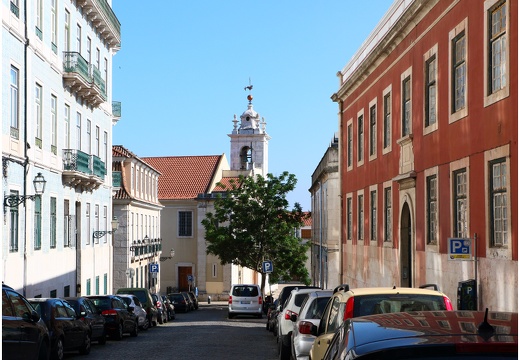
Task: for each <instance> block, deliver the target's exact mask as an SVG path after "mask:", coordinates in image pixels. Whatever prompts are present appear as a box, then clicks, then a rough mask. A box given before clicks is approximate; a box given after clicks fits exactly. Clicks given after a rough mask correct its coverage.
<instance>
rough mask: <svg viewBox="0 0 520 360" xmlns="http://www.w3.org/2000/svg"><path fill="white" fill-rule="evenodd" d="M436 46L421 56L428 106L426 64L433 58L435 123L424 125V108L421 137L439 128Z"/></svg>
mask: <svg viewBox="0 0 520 360" xmlns="http://www.w3.org/2000/svg"><path fill="white" fill-rule="evenodd" d="M438 48H439V46H438V44H435V45H434V46H433V47H432V48H431V49H430V50H428V51H427V52H426V53H425V54H424V55H423V63H424V71H423V76H424V101H425V104H429V102H427V97H428V96H429V93H428V91H427V90H428V88H427V84H428V64H429V62H430V61H431V59H432V58H434V60H433V61H431V62H433V63H434V67H435V80H434V81H435V110H434V111H435V122H433V123H431V124H428V125H426V122H427V120H428V118H429V111H428V109H427V107H426V106H424V121H423V125H424V126H423V135H426V134H429V133H432V132H434V131H436V130H437V129H438V127H439V125H438V124H439V56H438Z"/></svg>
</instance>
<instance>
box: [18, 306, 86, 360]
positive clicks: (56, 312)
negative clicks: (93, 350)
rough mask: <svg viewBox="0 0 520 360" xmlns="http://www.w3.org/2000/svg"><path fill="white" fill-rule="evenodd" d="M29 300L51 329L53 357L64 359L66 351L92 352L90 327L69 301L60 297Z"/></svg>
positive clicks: (58, 359) (59, 359)
mask: <svg viewBox="0 0 520 360" xmlns="http://www.w3.org/2000/svg"><path fill="white" fill-rule="evenodd" d="M27 300H28V301H29V303H30V304H31V305H32V306H33V308H34V309H35V310H36V312H37V313H38V315H40V317H41V318H42V320H43V322H44V323H45V325H47V328H48V329H49V334H50V339H51V357H52V358H53V359H57V360H62V359H63V357H64V352H65V351H73V350H75V351H79V352H80V354H83V355H85V354H89V353H90V346H91V338H90V328H89V326H88V325H87V324H86V323H85V322H84V321H82V320H81V319H80V317H79V315H78V314H77V313H76V310H74V308H73V307H72V306H71V305H70V304H69V303H68V302H67V301H65V300H63V299H59V298H29V299H27Z"/></svg>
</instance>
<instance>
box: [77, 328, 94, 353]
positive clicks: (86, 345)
mask: <svg viewBox="0 0 520 360" xmlns="http://www.w3.org/2000/svg"><path fill="white" fill-rule="evenodd" d="M90 345H91V340H90V334H88V333H87V334H86V335H85V339H84V340H83V345H81V347H80V349H79V353H80V354H81V355H88V354H90Z"/></svg>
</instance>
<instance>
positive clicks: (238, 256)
mask: <svg viewBox="0 0 520 360" xmlns="http://www.w3.org/2000/svg"><path fill="white" fill-rule="evenodd" d="M296 182H297V180H296V177H295V175H293V174H289V173H288V172H284V173H283V174H282V175H280V176H279V177H275V176H274V175H272V174H267V176H266V177H265V178H264V177H263V176H261V175H257V176H256V177H244V176H240V177H239V178H238V180H237V181H231V187H232V189H227V191H226V193H225V195H224V196H221V197H218V198H217V199H216V200H215V204H214V212H208V213H207V214H206V218H205V219H203V220H202V225H203V226H204V228H205V231H206V235H205V239H206V244H207V250H206V252H207V253H208V254H213V255H216V256H218V257H219V258H220V261H221V263H222V264H223V265H224V264H229V263H232V264H235V265H240V266H242V267H247V268H249V269H253V270H257V271H259V272H260V273H261V274H262V284H261V288H262V292H263V293H264V294H265V292H264V288H265V283H266V273H264V272H263V269H262V262H263V261H265V260H271V261H272V263H273V272H272V273H271V274H270V281H271V283H275V282H278V281H280V280H286V281H287V280H298V281H301V282H303V283H305V284H310V279H309V273H308V271H307V269H306V267H305V262H306V260H307V255H306V252H307V249H308V246H309V244H306V243H302V241H301V238H299V237H297V236H296V229H299V228H301V227H302V225H303V222H304V220H305V218H306V216H308V215H307V214H306V213H304V212H303V211H302V208H301V206H300V204H299V203H295V204H294V208H293V209H292V210H288V205H289V204H288V201H287V200H286V195H287V193H289V192H290V191H292V190H294V187H295V185H296ZM219 186H220V187H222V189H224V185H222V184H220V183H219V184H217V188H218V187H219Z"/></svg>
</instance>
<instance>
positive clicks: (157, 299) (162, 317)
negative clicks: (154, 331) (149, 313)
mask: <svg viewBox="0 0 520 360" xmlns="http://www.w3.org/2000/svg"><path fill="white" fill-rule="evenodd" d="M152 299H153V301H154V303H155V307H156V308H157V311H158V315H157V316H158V317H157V319H158V320H159V324H165V323H167V322H168V309H166V307H165V306H164V304H163V300H162V296H161V295H160V294H152Z"/></svg>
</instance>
